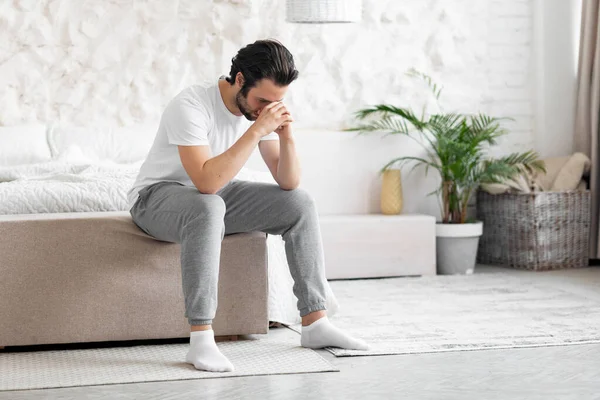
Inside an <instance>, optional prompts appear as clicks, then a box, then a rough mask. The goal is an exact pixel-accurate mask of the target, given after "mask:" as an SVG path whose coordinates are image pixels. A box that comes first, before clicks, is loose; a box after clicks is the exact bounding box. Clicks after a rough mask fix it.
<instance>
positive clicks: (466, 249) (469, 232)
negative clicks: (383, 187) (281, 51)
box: [345, 69, 545, 274]
mask: <svg viewBox="0 0 600 400" xmlns="http://www.w3.org/2000/svg"><path fill="white" fill-rule="evenodd" d="M408 74H409V75H410V76H412V77H418V78H422V79H423V80H424V81H425V82H426V83H427V86H428V87H429V88H430V89H431V90H432V92H433V95H434V97H435V100H436V101H439V97H440V94H441V90H442V89H441V88H440V87H439V86H438V85H437V84H436V83H434V82H433V80H432V79H431V78H430V77H429V76H428V75H426V74H423V73H420V72H418V71H416V70H414V69H412V70H410V71H409V73H408ZM438 106H439V109H440V110H441V109H442V107H441V106H440V105H439V102H438ZM355 117H356V119H358V120H361V121H362V123H360V124H359V125H357V126H354V127H350V128H348V129H345V130H346V131H356V132H359V134H366V133H372V132H384V133H386V136H387V135H388V134H394V135H406V136H408V137H410V138H412V139H416V140H417V141H418V142H419V144H420V145H421V146H422V147H423V148H424V150H425V154H426V155H425V156H424V157H417V156H404V157H398V158H394V159H393V160H391V161H389V162H388V163H387V164H385V165H384V166H383V168H382V169H381V171H380V173H383V172H384V171H386V170H388V169H390V168H392V167H395V166H399V167H400V168H402V167H403V166H404V164H405V163H407V162H412V163H413V164H414V165H413V169H414V168H415V167H418V166H422V167H425V173H426V174H427V173H428V171H429V170H430V169H433V170H435V171H437V173H438V174H439V177H440V178H441V181H440V184H439V187H438V188H437V189H436V190H435V191H433V192H431V193H430V194H436V195H437V196H438V199H439V200H440V207H441V210H440V211H441V221H438V223H437V225H436V253H437V254H436V255H437V271H438V273H439V274H470V273H472V272H473V270H474V268H475V260H476V256H477V246H478V244H479V237H480V236H481V234H482V233H483V222H482V221H475V220H471V219H469V218H467V207H468V204H469V200H470V199H471V196H472V194H473V193H474V192H475V190H477V188H478V187H479V185H481V184H486V183H505V182H506V181H507V180H511V179H513V178H515V177H516V176H517V175H518V174H521V173H525V172H527V173H531V172H533V171H534V170H541V171H544V172H545V167H544V163H543V161H541V160H540V159H539V158H538V155H537V153H536V152H534V151H531V150H530V151H526V152H522V153H513V154H509V155H507V156H503V157H497V158H492V157H489V156H488V150H489V148H490V146H493V145H495V144H496V143H497V139H498V138H499V137H500V136H502V135H505V134H506V133H508V131H507V130H506V129H504V128H502V127H501V125H500V121H501V120H503V119H510V118H495V117H490V116H488V115H485V114H481V113H478V114H460V113H455V112H450V113H445V112H443V111H442V112H438V113H432V114H428V113H426V109H425V107H424V108H423V111H422V114H421V116H417V114H416V113H415V112H414V111H413V110H412V109H411V108H407V107H396V106H393V105H388V104H379V105H375V106H372V107H368V108H365V109H361V110H359V111H357V112H356V113H355ZM411 171H412V169H411Z"/></svg>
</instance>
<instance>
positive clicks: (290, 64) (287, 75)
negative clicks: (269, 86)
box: [226, 39, 298, 96]
mask: <svg viewBox="0 0 600 400" xmlns="http://www.w3.org/2000/svg"><path fill="white" fill-rule="evenodd" d="M238 72H241V73H242V75H243V76H244V85H243V86H242V89H241V92H242V95H243V96H246V95H247V94H248V92H249V91H250V89H251V88H253V87H254V86H255V85H256V84H257V83H258V82H259V81H260V80H261V79H264V78H268V79H270V80H272V81H273V82H274V83H275V84H276V85H277V86H287V85H289V84H290V83H292V82H293V81H294V80H295V79H296V78H297V77H298V71H297V70H296V67H295V65H294V57H292V53H290V52H289V50H288V49H286V48H285V46H284V45H282V44H281V43H280V42H278V41H277V40H275V39H266V40H257V41H256V42H254V43H251V44H249V45H247V46H246V47H244V48H242V49H240V50H239V51H238V53H237V54H236V55H235V57H233V58H232V59H231V71H230V72H229V77H227V78H226V79H227V82H229V83H230V84H231V85H233V84H234V83H235V77H236V75H237V73H238Z"/></svg>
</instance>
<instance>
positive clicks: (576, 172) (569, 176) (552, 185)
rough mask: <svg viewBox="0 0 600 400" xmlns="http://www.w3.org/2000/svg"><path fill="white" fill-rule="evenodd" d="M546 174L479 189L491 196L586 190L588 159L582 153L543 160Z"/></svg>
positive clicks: (589, 166) (526, 176) (535, 173)
mask: <svg viewBox="0 0 600 400" xmlns="http://www.w3.org/2000/svg"><path fill="white" fill-rule="evenodd" d="M542 161H544V163H545V165H546V173H543V172H534V173H524V174H521V175H518V176H517V177H515V178H514V179H512V180H507V181H506V182H504V183H492V184H482V185H481V188H482V189H483V190H484V191H486V192H488V193H491V194H500V193H506V192H513V193H514V192H520V193H531V192H562V191H569V190H586V189H587V184H586V182H585V180H583V177H584V176H587V175H588V174H589V172H590V168H591V162H590V159H589V158H588V157H587V156H586V155H585V154H583V153H574V154H572V155H570V156H563V157H550V158H546V159H543V160H542Z"/></svg>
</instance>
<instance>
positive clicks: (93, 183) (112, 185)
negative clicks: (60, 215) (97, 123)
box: [0, 161, 141, 214]
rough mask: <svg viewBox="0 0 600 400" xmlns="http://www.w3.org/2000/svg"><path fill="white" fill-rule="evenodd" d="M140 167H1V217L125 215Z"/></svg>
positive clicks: (57, 163) (50, 164) (61, 164)
mask: <svg viewBox="0 0 600 400" xmlns="http://www.w3.org/2000/svg"><path fill="white" fill-rule="evenodd" d="M140 165H141V163H136V164H111V163H103V164H90V163H87V164H86V163H66V162H63V161H50V162H46V163H38V164H25V165H18V166H12V167H6V166H4V167H0V214H32V213H57V212H91V211H122V210H125V211H126V210H127V198H126V194H127V191H128V190H129V188H130V187H131V185H132V184H133V181H134V180H135V177H136V175H137V173H138V171H139V168H140Z"/></svg>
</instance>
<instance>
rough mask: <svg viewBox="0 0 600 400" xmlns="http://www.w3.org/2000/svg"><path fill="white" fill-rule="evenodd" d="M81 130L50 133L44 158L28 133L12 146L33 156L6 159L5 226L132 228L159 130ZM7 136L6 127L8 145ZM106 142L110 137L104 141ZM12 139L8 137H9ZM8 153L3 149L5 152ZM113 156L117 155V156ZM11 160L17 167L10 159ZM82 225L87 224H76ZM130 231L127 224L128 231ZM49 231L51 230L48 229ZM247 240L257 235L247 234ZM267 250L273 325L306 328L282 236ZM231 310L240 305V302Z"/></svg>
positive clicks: (247, 174)
mask: <svg viewBox="0 0 600 400" xmlns="http://www.w3.org/2000/svg"><path fill="white" fill-rule="evenodd" d="M78 129H79V130H68V129H67V130H64V129H63V130H62V131H61V130H60V129H59V130H58V131H57V130H56V129H52V128H51V129H46V130H45V132H44V139H45V141H46V143H47V144H48V154H46V153H43V144H40V143H37V147H36V145H35V143H34V142H35V140H34V139H35V138H32V137H27V135H21V136H20V137H21V138H22V139H23V140H24V141H25V142H24V143H21V144H20V145H14V144H13V145H12V146H11V148H12V149H16V150H18V151H19V154H18V156H17V158H19V157H21V158H23V157H27V159H26V162H23V159H21V160H16V162H15V157H14V154H13V158H12V160H10V157H7V156H6V154H4V155H3V154H0V224H2V223H3V222H4V223H5V224H6V223H8V222H9V221H10V223H12V224H15V221H18V222H19V229H21V232H27V229H28V228H27V227H30V228H31V229H32V230H33V229H35V230H38V231H39V229H40V226H42V225H40V223H41V221H46V222H48V221H50V220H51V221H52V224H53V226H54V227H55V229H57V228H56V227H60V226H62V227H63V228H66V229H67V230H70V231H71V235H74V236H72V237H77V232H76V230H77V229H85V228H83V227H84V226H86V225H85V224H81V222H82V221H87V222H86V223H87V226H88V228H87V230H89V226H90V225H89V224H90V223H92V224H95V226H96V227H98V226H102V225H104V226H106V223H107V222H108V221H110V223H111V224H113V225H112V226H113V228H114V226H115V225H114V224H124V223H125V222H126V221H127V220H128V219H130V216H129V213H128V210H127V200H126V193H127V190H128V189H129V187H130V186H131V184H132V183H133V181H134V179H135V177H136V175H137V173H138V170H139V167H140V166H141V163H142V162H143V156H144V155H145V151H147V148H149V145H150V144H151V143H150V142H149V141H148V137H149V136H151V134H150V132H151V131H149V130H148V129H143V130H141V132H139V131H134V132H135V134H131V132H132V131H129V132H125V133H124V132H123V131H117V130H111V131H109V132H108V133H107V132H105V131H102V130H96V131H94V130H92V131H85V130H83V131H82V130H81V128H78ZM24 132H30V130H27V131H24ZM57 132H58V133H57ZM127 133H129V134H130V135H127ZM2 135H3V133H2V130H1V129H0V146H1V145H2V137H3V136H2ZM140 135H145V136H143V137H144V138H145V142H144V141H143V140H142V141H140V138H141V137H142V136H140ZM38 136H39V135H38ZM104 137H106V138H107V139H103V138H104ZM4 138H5V139H6V135H5V136H4ZM117 139H118V140H117ZM121 139H122V140H121ZM107 144H108V145H109V146H108V145H107ZM133 144H136V145H137V146H138V148H137V149H135V150H131V148H130V147H127V146H132V145H133ZM86 146H88V147H87V148H86ZM115 146H121V147H125V148H127V149H128V150H127V151H120V150H119V149H118V148H115ZM6 149H7V147H4V152H6ZM30 150H33V151H34V152H38V153H40V154H41V155H40V154H37V156H36V155H34V156H26V154H25V153H26V152H27V151H30ZM2 151H3V150H0V153H2ZM24 152H25V153H24ZM135 152H137V153H135ZM107 155H112V156H111V157H110V158H109V157H107ZM115 155H117V157H116V156H115ZM3 157H4V160H3ZM6 159H9V161H11V162H6ZM3 161H4V163H3ZM3 164H4V165H3ZM7 164H8V165H7ZM236 179H244V180H249V181H262V182H272V183H274V180H273V178H272V176H270V173H268V172H262V171H253V170H249V169H247V168H244V169H242V171H240V173H239V174H238V175H237V176H236ZM41 214H52V215H41ZM103 219H105V220H104V221H103ZM76 221H78V222H79V223H80V225H76V224H75V222H76ZM61 223H62V225H61ZM5 226H7V225H5ZM13 226H16V225H13ZM125 226H126V225H121V227H125ZM131 227H132V226H131V222H129V225H127V226H126V228H123V229H125V231H127V230H128V229H131ZM11 229H12V228H11ZM23 229H25V230H24V231H23ZM45 229H48V227H47V226H46V228H45ZM123 229H121V231H120V232H121V233H123ZM73 230H75V232H73ZM127 234H128V235H130V236H131V235H145V234H144V233H143V232H142V231H141V230H139V229H138V230H137V232H132V231H128V232H125V233H124V235H127ZM250 235H251V234H250ZM146 236H147V235H146ZM124 237H125V236H124ZM146 239H149V238H146ZM97 240H103V239H101V238H98V239H97ZM246 240H250V238H249V237H247V238H246ZM252 240H255V241H256V240H258V242H256V243H255V245H256V246H260V238H259V237H257V236H256V235H254V237H253V239H252ZM49 243H51V242H49ZM144 243H145V245H149V246H151V247H152V248H154V247H156V246H164V245H167V246H168V244H165V243H163V242H160V244H159V242H158V241H153V240H150V241H149V242H144ZM32 245H33V244H32ZM54 246H58V247H60V246H61V243H54ZM224 246H225V242H224ZM266 253H267V254H266V255H265V257H266V260H267V265H268V268H267V275H268V276H267V282H266V283H267V286H268V287H267V290H268V296H267V302H268V304H267V307H266V309H267V310H268V321H272V322H276V323H281V324H296V323H299V322H300V317H299V315H298V311H297V309H296V298H295V296H294V295H293V292H292V286H293V280H292V278H291V275H290V273H289V269H288V266H287V260H286V257H285V248H284V243H283V240H282V239H281V237H280V236H272V235H267V236H266ZM256 254H258V256H257V257H259V258H260V249H259V247H256ZM234 258H235V257H234ZM242 259H243V257H242ZM236 262H237V261H236ZM97 268H103V260H102V258H99V259H98V265H97ZM232 284H235V283H232ZM259 286H260V285H259ZM327 288H328V299H327V301H328V314H329V315H330V316H331V315H334V314H335V312H337V309H338V304H337V301H336V299H335V296H334V295H333V293H332V292H331V289H330V288H329V285H327ZM177 289H178V290H177V291H176V292H177V293H175V294H173V295H176V296H181V293H180V292H181V290H180V289H179V288H177ZM230 306H231V307H233V306H235V301H232V302H231V303H230ZM182 311H183V310H182ZM33 322H34V321H32V323H33ZM1 345H2V344H1V343H0V346H1Z"/></svg>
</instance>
